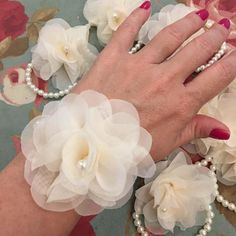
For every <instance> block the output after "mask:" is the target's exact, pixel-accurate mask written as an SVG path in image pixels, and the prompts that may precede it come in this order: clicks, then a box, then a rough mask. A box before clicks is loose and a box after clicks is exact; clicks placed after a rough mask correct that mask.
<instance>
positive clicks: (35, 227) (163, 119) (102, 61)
mask: <svg viewBox="0 0 236 236" xmlns="http://www.w3.org/2000/svg"><path fill="white" fill-rule="evenodd" d="M149 14H150V9H149V10H144V9H140V8H139V9H136V10H135V11H134V12H133V13H132V14H131V15H130V16H129V17H128V19H127V20H126V21H125V22H124V23H123V24H122V25H121V26H120V27H119V29H118V31H117V32H116V33H115V34H114V37H113V38H112V40H111V42H110V43H109V45H108V46H107V47H106V48H105V49H104V50H103V52H102V53H101V54H100V55H99V57H98V59H97V61H96V63H95V65H94V66H93V67H92V69H91V70H90V71H89V73H88V74H87V75H86V76H85V77H84V78H83V79H82V80H81V82H80V83H79V85H78V87H77V88H75V90H74V92H76V93H79V92H81V91H83V90H86V89H94V90H97V91H99V92H101V93H104V94H105V95H107V96H108V97H109V98H119V99H124V100H127V101H129V102H131V103H133V104H134V105H135V106H136V108H137V109H138V111H139V114H140V120H141V125H142V126H143V127H144V128H146V129H147V130H148V131H149V132H150V133H151V134H152V136H153V145H152V151H151V154H152V156H153V158H154V159H155V160H160V159H162V158H164V157H165V156H166V155H167V154H168V153H170V152H171V151H172V150H173V149H174V148H176V147H178V146H180V145H182V144H184V143H187V142H189V141H191V140H193V139H194V138H199V137H208V136H209V133H210V132H211V131H212V130H213V129H215V128H220V129H224V130H226V131H228V128H227V127H226V126H225V125H224V124H222V123H221V122H219V121H217V120H215V119H212V118H210V117H206V116H199V115H197V112H198V111H199V109H200V108H201V107H202V105H203V104H204V103H206V102H207V101H209V100H210V99H211V98H213V97H214V96H216V95H217V94H218V93H219V92H220V91H222V90H223V89H224V88H225V87H226V86H228V85H229V83H231V82H232V81H233V78H235V77H236V67H235V66H234V64H235V61H236V52H235V51H234V52H231V53H230V54H229V55H227V56H226V57H224V58H223V59H221V60H220V62H218V63H216V64H215V65H214V66H212V67H210V68H208V69H207V70H206V71H205V72H203V73H201V74H200V75H198V76H197V77H196V78H194V80H192V81H190V82H186V79H187V78H188V77H189V76H190V75H191V74H192V72H193V71H194V70H195V69H196V68H197V67H198V66H200V65H201V64H203V63H204V62H205V61H207V60H208V59H209V58H210V57H211V56H212V55H213V54H214V52H215V51H217V50H218V49H219V48H220V46H221V44H222V43H223V42H224V41H225V39H226V38H227V36H228V34H229V31H228V30H227V29H226V28H224V27H223V26H222V25H219V24H215V26H214V27H213V28H212V29H211V30H209V31H208V32H207V33H205V34H203V35H202V36H200V37H198V38H197V39H195V40H194V41H192V42H191V43H190V44H188V45H187V46H186V47H184V48H183V49H182V50H180V51H179V52H178V53H177V54H175V55H174V56H173V57H171V58H169V59H168V60H166V59H167V58H168V57H169V56H170V55H172V54H173V53H174V52H175V51H176V49H177V48H178V47H179V46H180V45H181V44H182V43H183V41H184V40H185V39H187V38H188V37H189V36H191V35H192V34H193V33H194V32H196V31H197V30H198V29H200V28H201V27H202V26H203V25H204V24H205V22H204V21H202V20H201V18H200V17H199V16H198V15H196V14H195V13H191V14H189V15H188V16H186V17H185V18H184V19H182V20H180V21H178V22H177V23H175V24H173V25H171V26H170V27H168V28H166V29H164V30H163V31H162V32H160V33H159V34H158V35H157V36H156V37H155V38H154V39H153V40H152V41H151V42H150V43H149V44H148V45H147V46H146V47H145V48H144V49H142V50H141V51H140V52H139V53H137V54H135V55H129V54H128V53H127V52H128V50H129V48H130V47H131V46H132V44H133V41H134V40H135V38H136V35H137V32H138V31H139V29H140V28H141V26H142V25H143V23H144V22H145V21H146V20H147V18H148V17H149ZM23 167H24V157H23V155H22V154H19V155H18V156H17V157H16V158H15V160H13V161H12V163H10V164H9V165H8V167H6V168H5V169H4V170H3V171H2V172H1V173H0V186H1V192H0V222H1V234H2V235H8V236H13V235H16V232H17V234H18V235H21V236H31V235H34V236H41V235H44V236H49V235H50V236H52V235H57V236H64V235H65V236H66V235H68V234H69V232H70V231H71V230H72V229H73V227H74V225H75V224H76V222H77V221H78V219H79V216H78V215H76V214H75V213H74V212H73V211H68V212H64V213H54V212H48V211H45V210H43V209H41V208H39V207H38V206H36V205H35V203H34V202H33V200H32V198H31V195H30V188H29V186H28V185H27V184H26V182H25V181H24V177H23ZM9 180H11V181H9ZM9 222H10V223H9Z"/></svg>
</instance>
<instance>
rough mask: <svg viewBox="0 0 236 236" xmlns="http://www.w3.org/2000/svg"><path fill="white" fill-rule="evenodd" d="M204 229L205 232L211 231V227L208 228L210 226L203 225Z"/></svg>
mask: <svg viewBox="0 0 236 236" xmlns="http://www.w3.org/2000/svg"><path fill="white" fill-rule="evenodd" d="M204 229H205V230H206V231H207V232H210V231H211V226H210V224H205V225H204Z"/></svg>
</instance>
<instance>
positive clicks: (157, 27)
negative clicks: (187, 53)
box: [140, 3, 204, 43]
mask: <svg viewBox="0 0 236 236" xmlns="http://www.w3.org/2000/svg"><path fill="white" fill-rule="evenodd" d="M192 11H196V8H193V7H189V6H186V5H184V4H182V3H180V4H176V5H172V4H170V5H166V6H165V7H163V8H162V9H161V10H160V12H158V13H155V14H154V15H153V16H152V17H151V18H150V20H149V21H148V22H147V26H146V27H147V31H146V30H145V29H143V30H141V32H140V35H141V37H142V38H143V41H144V43H147V42H149V41H150V40H152V39H153V38H154V37H155V36H156V35H157V34H158V33H159V32H160V31H161V30H162V29H164V28H165V27H167V26H168V25H170V24H172V23H175V22H176V21H178V20H180V19H181V18H183V17H184V16H186V15H187V14H189V13H190V12H192ZM145 31H146V32H147V33H146V32H145ZM203 32H204V30H200V31H199V32H198V33H196V34H195V35H193V36H192V37H191V38H190V39H189V40H191V39H192V38H194V37H196V36H197V35H199V34H201V33H203ZM189 40H188V41H189Z"/></svg>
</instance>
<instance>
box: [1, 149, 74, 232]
mask: <svg viewBox="0 0 236 236" xmlns="http://www.w3.org/2000/svg"><path fill="white" fill-rule="evenodd" d="M24 162H25V160H24V156H23V154H22V153H20V154H19V155H18V156H17V157H16V158H15V159H14V160H13V161H12V162H11V163H10V164H9V165H8V166H7V167H6V168H5V169H4V170H3V171H2V172H1V173H0V186H1V189H0V222H1V235H7V236H13V235H16V234H18V235H21V236H32V235H34V236H42V235H43V236H54V235H55V236H68V235H69V233H70V232H71V230H72V229H73V227H74V226H75V225H76V223H77V222H78V219H79V216H78V214H77V213H75V212H74V211H67V212H63V213H57V212H50V211H46V210H43V209H42V208H40V207H38V206H37V205H36V204H35V202H34V201H33V199H32V197H31V193H30V186H29V185H28V184H27V183H26V181H25V179H24V175H23V171H24Z"/></svg>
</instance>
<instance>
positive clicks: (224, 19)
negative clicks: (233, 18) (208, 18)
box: [218, 18, 230, 29]
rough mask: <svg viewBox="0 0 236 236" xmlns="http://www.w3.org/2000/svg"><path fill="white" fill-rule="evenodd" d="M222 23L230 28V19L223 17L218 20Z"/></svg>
mask: <svg viewBox="0 0 236 236" xmlns="http://www.w3.org/2000/svg"><path fill="white" fill-rule="evenodd" d="M218 23H219V24H220V25H223V26H224V27H225V28H226V29H229V28H230V20H229V19H228V18H223V19H222V20H220V21H219V22H218Z"/></svg>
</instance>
